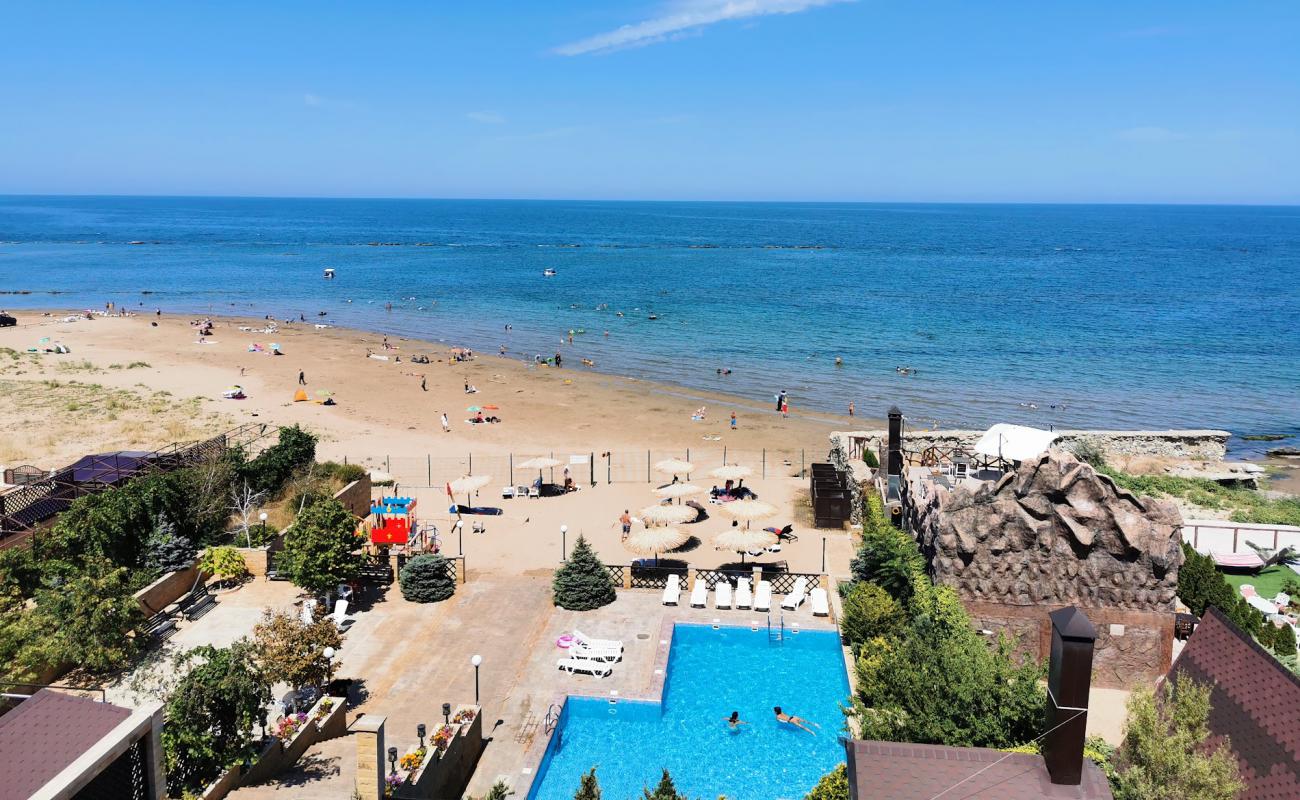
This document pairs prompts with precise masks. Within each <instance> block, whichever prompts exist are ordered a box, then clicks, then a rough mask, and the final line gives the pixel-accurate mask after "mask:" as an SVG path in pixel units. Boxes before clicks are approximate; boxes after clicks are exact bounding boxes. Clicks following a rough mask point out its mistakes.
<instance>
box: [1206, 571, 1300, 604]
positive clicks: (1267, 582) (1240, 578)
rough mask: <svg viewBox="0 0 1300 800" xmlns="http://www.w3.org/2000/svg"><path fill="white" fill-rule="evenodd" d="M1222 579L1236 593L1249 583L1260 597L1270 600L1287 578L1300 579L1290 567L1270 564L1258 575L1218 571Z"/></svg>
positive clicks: (1280, 589)
mask: <svg viewBox="0 0 1300 800" xmlns="http://www.w3.org/2000/svg"><path fill="white" fill-rule="evenodd" d="M1219 574H1220V575H1222V576H1223V579H1224V580H1225V581H1227V582H1228V583H1229V584H1231V586H1232V588H1233V589H1235V590H1236V591H1237V592H1238V593H1240V592H1241V585H1242V584H1243V583H1249V584H1250V585H1251V586H1254V587H1255V593H1256V594H1258V595H1259V596H1260V597H1264V598H1267V599H1269V600H1272V599H1273V598H1274V597H1276V596H1277V593H1278V592H1280V591H1282V584H1283V583H1285V582H1286V581H1287V579H1291V580H1296V581H1300V575H1297V574H1295V572H1293V571H1292V570H1291V568H1290V567H1283V566H1277V565H1274V566H1271V567H1269V568H1268V569H1266V570H1262V571H1261V572H1260V573H1259V574H1258V575H1250V574H1248V573H1234V572H1220V573H1219Z"/></svg>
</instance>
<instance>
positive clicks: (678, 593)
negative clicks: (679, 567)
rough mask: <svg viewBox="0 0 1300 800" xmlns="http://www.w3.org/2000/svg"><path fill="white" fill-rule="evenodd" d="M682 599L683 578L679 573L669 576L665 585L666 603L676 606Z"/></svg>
mask: <svg viewBox="0 0 1300 800" xmlns="http://www.w3.org/2000/svg"><path fill="white" fill-rule="evenodd" d="M681 599H682V578H681V576H680V575H678V574H677V573H673V574H672V575H669V576H668V585H667V586H665V587H664V597H663V601H664V605H666V606H675V605H677V601H679V600H681Z"/></svg>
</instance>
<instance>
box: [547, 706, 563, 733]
mask: <svg viewBox="0 0 1300 800" xmlns="http://www.w3.org/2000/svg"><path fill="white" fill-rule="evenodd" d="M563 710H564V709H562V708H560V706H559V705H557V704H555V703H551V707H550V708H548V709H547V710H546V719H545V721H543V722H542V728H543V729H544V730H545V731H546V732H547V733H550V732H551V731H553V730H555V726H556V725H559V724H560V712H561V711H563Z"/></svg>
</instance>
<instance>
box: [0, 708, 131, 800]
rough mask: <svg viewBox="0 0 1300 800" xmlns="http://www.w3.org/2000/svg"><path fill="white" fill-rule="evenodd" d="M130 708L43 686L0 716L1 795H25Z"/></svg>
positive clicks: (11, 799) (8, 799)
mask: <svg viewBox="0 0 1300 800" xmlns="http://www.w3.org/2000/svg"><path fill="white" fill-rule="evenodd" d="M129 716H131V712H130V711H129V710H127V709H125V708H118V707H117V706H114V705H109V704H108V703H97V702H95V701H94V700H91V699H89V698H86V697H78V696H75V695H70V694H62V693H60V692H52V691H50V690H49V689H41V690H40V691H38V692H37V693H36V694H34V695H32V696H31V697H30V698H29V699H27V700H24V701H23V702H21V703H19V704H18V707H17V708H15V709H14V710H13V711H10V712H9V713H8V714H5V715H4V716H3V717H0V800H23V799H24V798H27V797H30V796H31V795H32V794H33V793H34V792H35V791H36V790H37V789H39V788H41V787H42V786H44V785H45V783H46V782H47V781H49V780H50V779H51V778H53V777H54V776H55V775H57V774H59V773H60V772H62V771H63V769H64V768H65V767H67V766H68V765H69V764H71V763H72V762H73V761H76V760H77V759H78V758H80V757H81V755H82V754H83V753H85V752H86V751H87V750H89V749H90V748H91V747H92V746H93V745H94V744H95V743H96V742H98V741H99V740H100V739H102V738H104V736H105V735H106V734H107V733H108V732H109V731H111V730H113V729H114V728H116V727H117V726H118V725H119V724H121V723H122V721H123V720H125V719H126V718H127V717H129Z"/></svg>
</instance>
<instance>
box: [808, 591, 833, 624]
mask: <svg viewBox="0 0 1300 800" xmlns="http://www.w3.org/2000/svg"><path fill="white" fill-rule="evenodd" d="M808 600H809V601H810V602H811V603H812V612H813V616H814V617H829V616H830V615H831V601H830V598H829V597H827V596H826V590H825V589H823V588H822V587H820V586H818V587H817V588H816V589H813V590H812V591H811V592H809V593H808Z"/></svg>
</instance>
